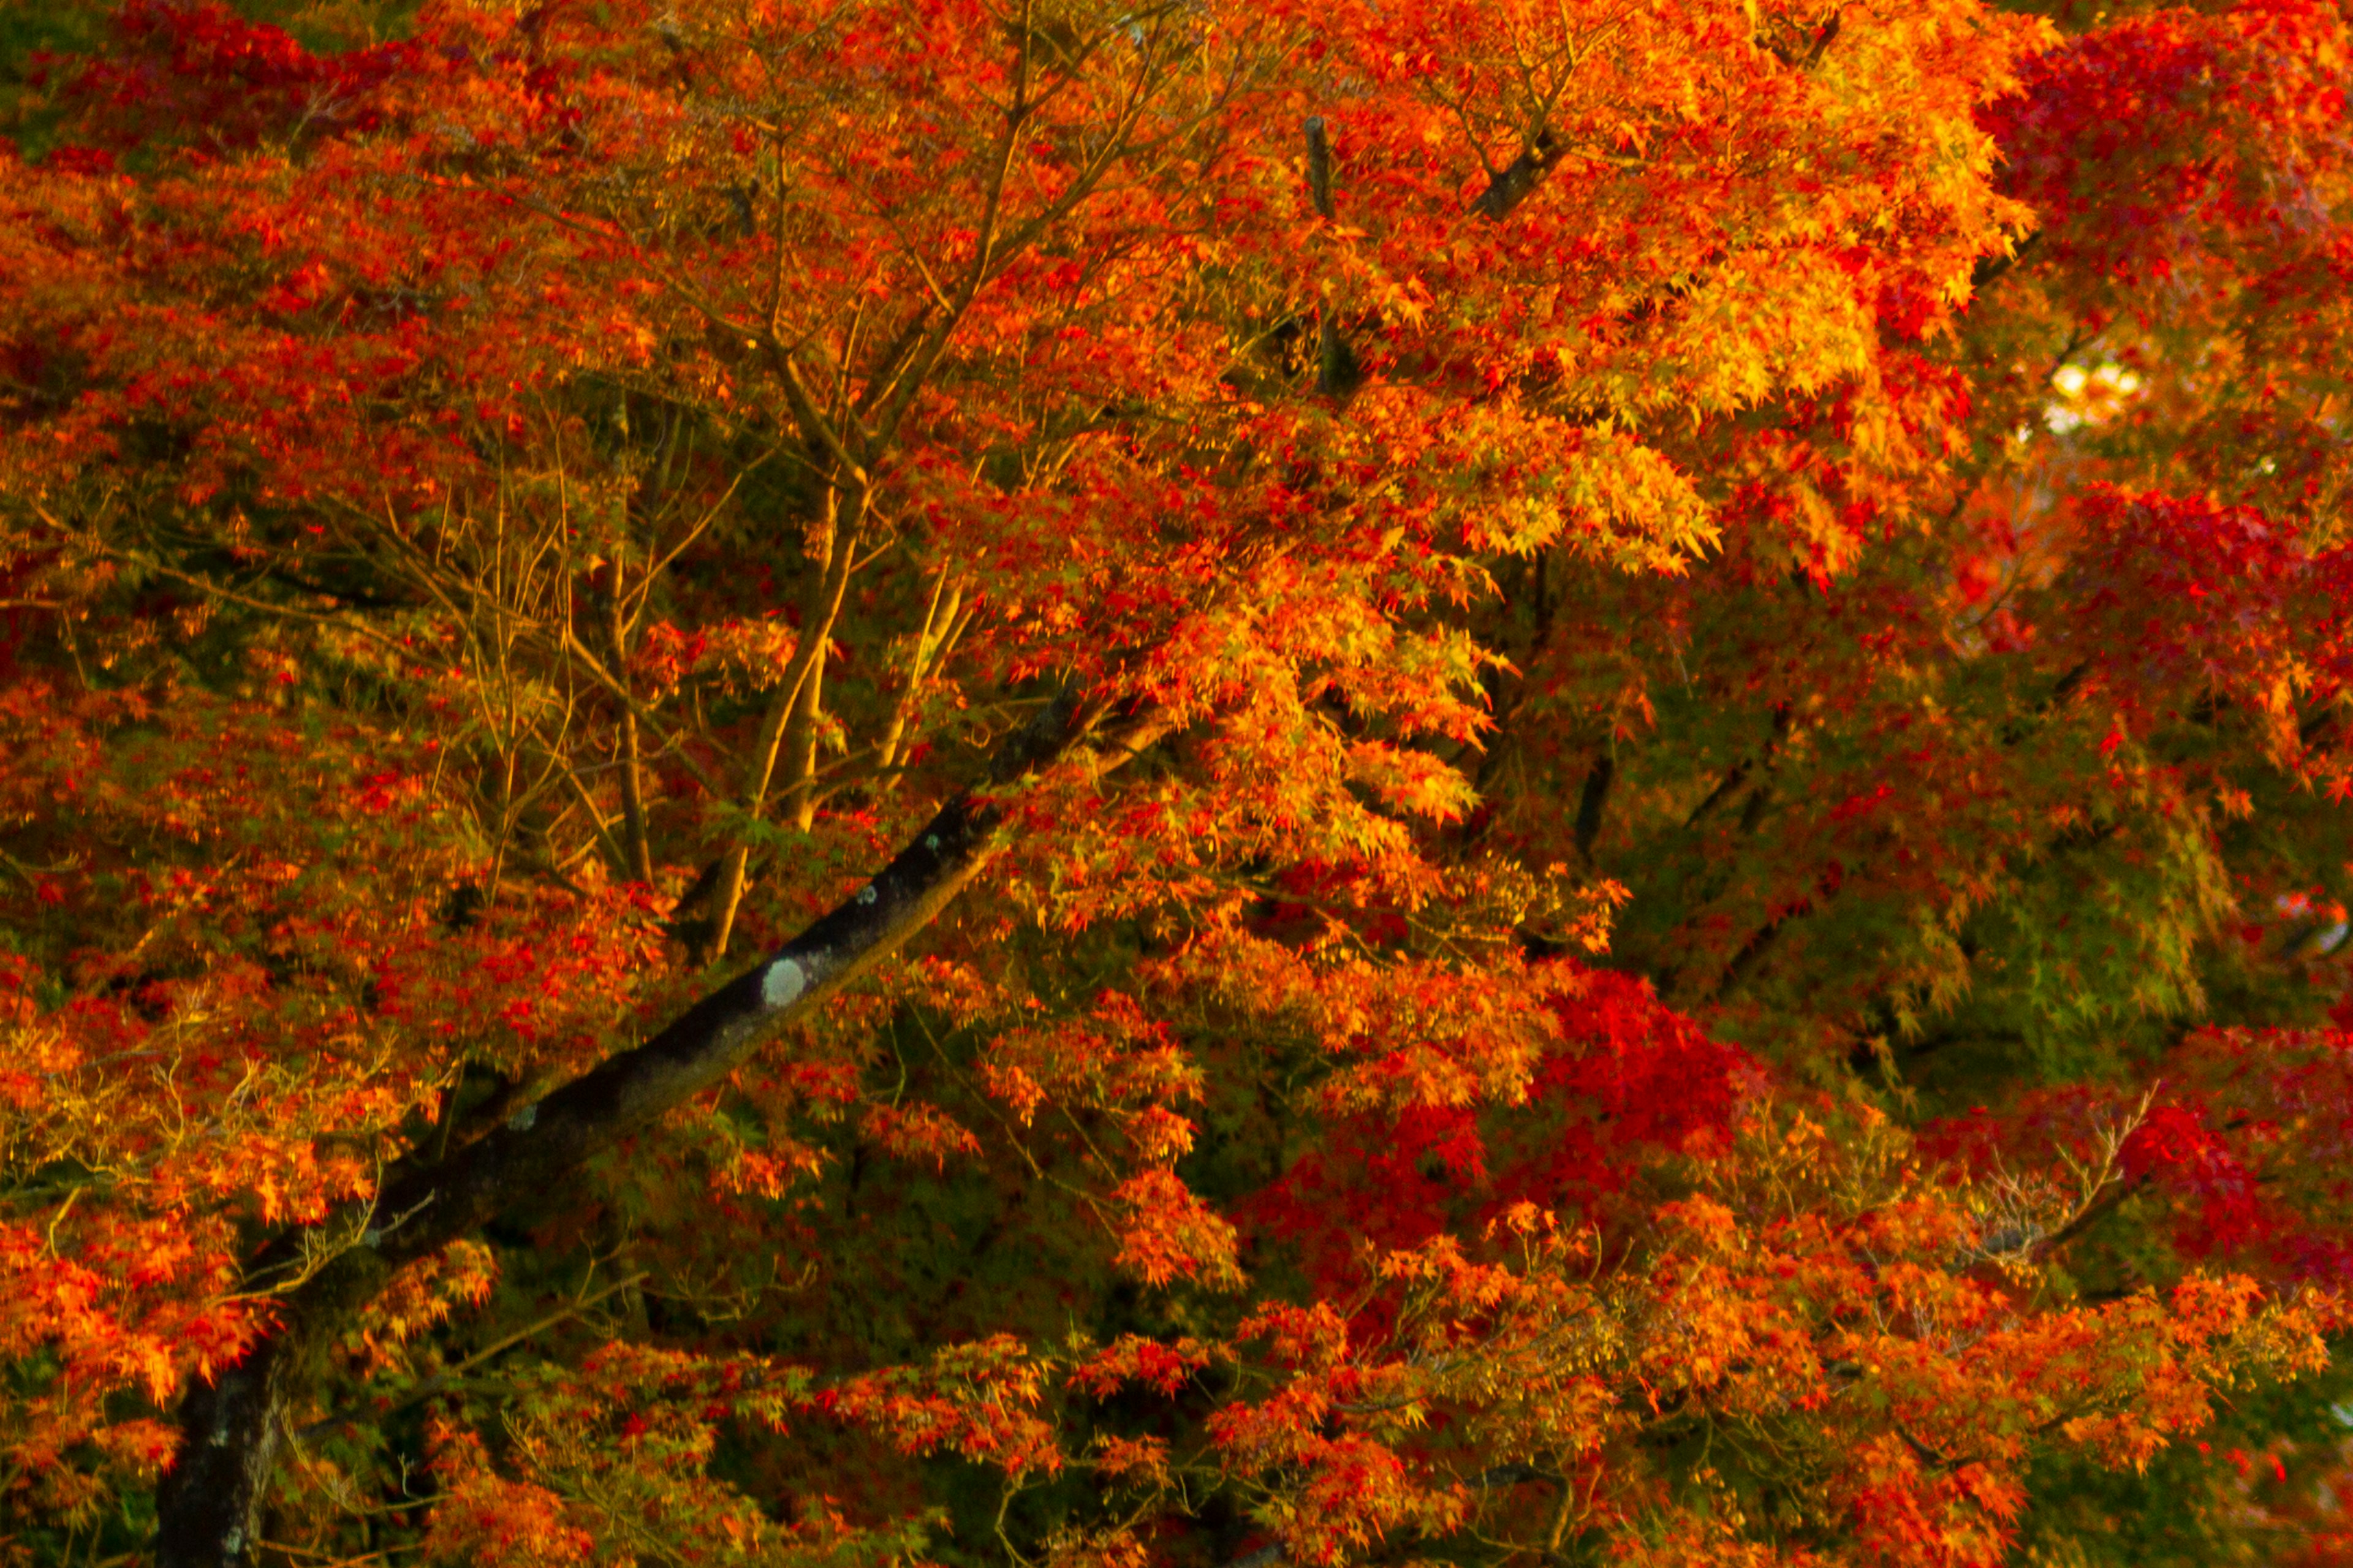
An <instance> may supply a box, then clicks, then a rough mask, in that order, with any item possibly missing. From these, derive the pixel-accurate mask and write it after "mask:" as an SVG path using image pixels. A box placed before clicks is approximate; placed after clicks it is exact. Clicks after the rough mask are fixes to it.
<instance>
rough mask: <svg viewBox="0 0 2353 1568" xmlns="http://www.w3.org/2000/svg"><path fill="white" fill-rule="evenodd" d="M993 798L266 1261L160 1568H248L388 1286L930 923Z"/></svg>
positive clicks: (1009, 772) (197, 1444)
mask: <svg viewBox="0 0 2353 1568" xmlns="http://www.w3.org/2000/svg"><path fill="white" fill-rule="evenodd" d="M1100 713H1101V710H1100V709H1099V708H1095V707H1087V708H1080V707H1077V706H1075V705H1073V704H1070V703H1066V702H1058V703H1055V704H1053V705H1051V706H1050V708H1049V709H1048V710H1046V712H1044V713H1043V714H1041V715H1040V717H1039V720H1038V721H1037V722H1035V723H1033V724H1031V725H1030V726H1029V728H1028V729H1026V730H1024V731H1021V732H1019V733H1018V734H1017V735H1016V736H1014V737H1013V738H1012V740H1011V741H1010V742H1008V745H1007V746H1006V748H1005V749H1004V751H1003V752H1000V754H999V755H998V756H997V759H996V760H995V763H994V765H993V766H992V767H991V769H990V782H991V783H992V784H1010V783H1012V782H1013V781H1015V780H1016V779H1018V778H1019V777H1020V776H1021V775H1023V774H1025V773H1030V772H1032V771H1034V770H1036V769H1038V768H1039V767H1042V766H1044V765H1046V764H1047V763H1050V762H1052V761H1054V760H1055V759H1056V758H1058V757H1060V756H1061V755H1063V754H1064V753H1066V752H1069V751H1070V750H1071V749H1072V748H1073V747H1074V746H1076V745H1078V744H1079V743H1081V742H1082V741H1083V740H1084V739H1085V737H1086V734H1087V732H1088V731H1089V730H1091V729H1092V727H1093V723H1094V721H1095V720H1096V719H1097V718H1098V717H1100ZM984 790H985V786H984ZM984 790H965V791H964V792H962V793H960V794H958V795H956V796H955V797H954V798H953V799H951V800H950V801H949V802H948V803H947V804H946V805H944V806H942V807H941V808H940V810H939V812H938V814H937V815H936V816H934V817H933V818H932V820H931V821H930V823H928V824H927V825H926V826H924V828H923V832H921V833H920V834H917V835H916V836H915V838H914V840H913V842H912V843H910V844H909V845H908V846H907V847H905V848H904V849H902V850H901V851H900V852H899V854H898V856H897V858H894V859H892V862H891V863H890V864H889V865H888V866H886V867H884V868H883V869H882V870H881V873H880V874H878V875H877V876H876V877H875V878H874V879H873V880H872V881H871V882H869V883H867V884H866V886H865V887H863V888H860V889H859V890H858V891H857V892H856V893H854V894H852V895H851V896H850V897H849V898H848V899H846V900H843V901H842V902H841V903H840V904H839V905H837V906H835V907H834V908H833V909H832V910H829V911H828V912H827V913H826V914H824V915H822V916H820V917H819V918H818V920H817V921H815V922H814V923H812V924H811V925H810V926H809V927H808V928H807V930H805V931H802V932H801V933H800V935H798V936H797V937H795V938H794V939H793V940H792V941H791V942H787V943H786V944H785V946H784V947H782V948H780V949H779V950H777V951H776V952H774V953H772V954H770V955H769V957H768V958H767V959H766V960H765V962H763V963H760V964H758V965H756V966H754V968H752V969H751V970H749V971H747V972H745V973H743V974H740V975H738V976H736V977H735V978H734V979H733V980H731V981H729V982H728V983H727V984H724V985H723V986H721V987H720V988H719V989H718V990H716V991H714V992H712V993H711V994H709V995H707V996H705V997H704V998H703V999H702V1001H700V1002H697V1003H696V1004H695V1005H693V1006H691V1007H690V1008H688V1009H687V1010H686V1011H685V1012H684V1013H683V1014H681V1015H680V1016H678V1017H677V1018H676V1019H674V1020H672V1021H671V1022H670V1025H669V1026H666V1027H665V1028H663V1029H662V1030H661V1031H660V1032H659V1033H658V1034H656V1035H655V1036H654V1037H652V1038H651V1039H649V1040H647V1041H646V1042H645V1043H644V1044H643V1045H640V1046H638V1047H636V1048H634V1049H632V1050H628V1051H623V1052H621V1053H619V1054H618V1055H616V1056H613V1057H610V1058H607V1059H606V1060H605V1061H604V1062H602V1063H600V1064H599V1065H598V1066H596V1068H592V1069H591V1070H590V1071H588V1072H586V1073H585V1074H583V1075H582V1076H581V1077H579V1078H577V1079H573V1080H572V1081H571V1082H570V1083H567V1084H565V1085H564V1086H563V1087H562V1088H560V1089H556V1090H554V1092H553V1093H551V1094H549V1095H548V1096H547V1097H546V1098H545V1099H543V1100H539V1101H538V1102H537V1103H535V1104H532V1105H526V1106H524V1107H522V1109H521V1110H517V1111H516V1112H515V1113H514V1114H512V1116H510V1117H508V1118H507V1120H506V1121H504V1122H503V1123H502V1124H501V1125H499V1126H497V1127H494V1128H492V1129H491V1131H489V1132H487V1133H485V1134H484V1135H483V1136H482V1137H480V1138H479V1139H477V1140H476V1141H475V1142H471V1143H469V1144H467V1145H466V1146H465V1147H464V1148H462V1149H460V1150H459V1151H458V1152H456V1153H454V1154H452V1155H450V1156H449V1157H448V1159H447V1160H444V1161H441V1162H439V1163H434V1162H432V1161H431V1160H429V1159H427V1157H425V1156H424V1155H423V1154H422V1153H412V1154H411V1155H409V1156H408V1157H406V1158H405V1159H403V1160H401V1161H399V1162H397V1163H395V1164H394V1165H393V1166H391V1167H390V1168H389V1169H388V1170H387V1171H386V1173H385V1178H384V1180H383V1182H382V1183H381V1184H379V1186H378V1188H377V1193H376V1196H375V1201H374V1202H373V1203H372V1204H371V1205H368V1206H367V1207H366V1208H365V1209H364V1211H363V1210H356V1209H354V1210H350V1211H346V1212H343V1213H342V1214H339V1215H335V1216H333V1217H332V1218H331V1219H329V1220H328V1221H326V1222H324V1223H322V1224H321V1225H318V1226H308V1227H304V1228H302V1229H301V1230H297V1231H292V1232H290V1233H288V1234H287V1235H285V1236H282V1237H280V1238H279V1239H278V1240H277V1241H275V1242H273V1243H272V1244H270V1245H269V1247H266V1248H264V1249H263V1250H262V1252H261V1253H260V1255H259V1257H257V1258H255V1259H254V1261H253V1263H252V1265H251V1266H250V1267H249V1268H248V1270H247V1280H248V1289H255V1290H271V1289H277V1290H281V1291H282V1294H281V1295H280V1300H279V1302H278V1306H279V1315H278V1321H277V1322H276V1324H275V1326H274V1327H273V1328H272V1329H271V1330H270V1331H269V1332H268V1333H266V1334H265V1335H264V1336H263V1337H262V1338H261V1339H260V1340H259V1342H257V1343H256V1344H255V1345H254V1346H253V1347H252V1348H251V1349H250V1350H248V1352H246V1354H245V1355H244V1356H243V1357H241V1358H240V1359H239V1360H237V1362H235V1363H231V1364H229V1365H228V1366H227V1367H224V1368H222V1369H220V1371H219V1372H218V1373H216V1375H215V1377H214V1378H213V1380H212V1381H211V1382H210V1383H208V1384H201V1383H200V1384H196V1385H195V1386H193V1387H192V1388H191V1389H190V1390H189V1392H188V1394H187V1395H186V1397H185V1399H184V1400H183V1402H182V1404H181V1409H180V1430H181V1447H180V1451H179V1453H178V1455H177V1456H176V1457H175V1458H174V1462H173V1465H172V1468H170V1470H168V1471H167V1472H166V1473H165V1474H164V1479H163V1483H162V1486H161V1487H160V1489H159V1490H158V1494H157V1510H158V1520H157V1525H156V1538H155V1558H156V1562H157V1563H159V1564H162V1565H163V1568H244V1565H246V1564H248V1563H252V1562H253V1561H254V1553H255V1548H256V1543H257V1539H258V1535H259V1519H260V1515H261V1510H262V1507H263V1505H264V1504H265V1502H266V1501H267V1500H268V1496H269V1480H270V1477H271V1475H272V1473H273V1471H274V1469H275V1468H276V1463H277V1455H278V1443H279V1436H280V1432H281V1430H282V1429H283V1428H284V1427H285V1425H286V1422H287V1418H288V1413H289V1411H290V1407H291V1406H292V1405H293V1404H294V1402H295V1401H296V1400H297V1399H298V1398H299V1397H300V1396H301V1393H302V1391H303V1390H304V1388H305V1387H306V1386H307V1385H308V1384H309V1383H310V1381H311V1378H312V1376H313V1375H314V1374H315V1373H316V1371H317V1366H318V1361H319V1357H320V1352H322V1350H323V1349H324V1348H325V1347H327V1346H328V1345H331V1344H332V1342H333V1341H334V1339H335V1337H336V1335H337V1334H339V1333H340V1332H341V1331H343V1328H344V1326H345V1325H347V1324H348V1323H349V1322H350V1321H351V1320H352V1318H353V1315H354V1314H355V1313H357V1312H358V1311H359V1310H361V1309H363V1308H364V1307H365V1306H366V1304H367V1303H368V1301H370V1300H373V1299H374V1297H375V1295H376V1293H377V1292H378V1291H379V1290H381V1289H383V1288H384V1285H385V1281H386V1280H388V1279H390V1278H391V1276H392V1274H393V1272H394V1271H395V1270H396V1269H397V1268H399V1267H400V1266H401V1265H403V1264H405V1263H408V1262H411V1261H414V1260H415V1259H417V1258H424V1257H427V1256H428V1255H430V1254H432V1253H434V1252H437V1251H438V1250H439V1249H440V1248H442V1247H446V1246H448V1244H449V1243H450V1242H451V1241H454V1240H456V1239H458V1238H459V1237H463V1236H466V1235H468V1234H470V1233H471V1232H473V1231H475V1230H478V1229H479V1228H480V1227H481V1226H482V1225H483V1224H484V1223H486V1222H487V1221H489V1220H490V1219H491V1218H492V1217H493V1216H494V1215H497V1214H498V1213H499V1212H500V1211H501V1209H503V1208H505V1207H506V1206H507V1205H509V1204H511V1203H512V1202H514V1201H516V1200H518V1199H522V1198H525V1197H528V1196H531V1195H533V1194H537V1193H541V1192H544V1191H546V1190H547V1188H548V1187H549V1186H550V1184H553V1183H554V1182H556V1181H557V1180H558V1179H560V1178H561V1177H563V1176H564V1175H565V1174H566V1173H569V1172H571V1171H573V1170H575V1169H576V1168H577V1167H578V1166H579V1165H580V1164H581V1163H583V1162H585V1161H586V1160H587V1158H588V1157H589V1156H590V1155H592V1154H594V1153H595V1152H596V1151H598V1150H599V1149H602V1148H604V1147H606V1146H607V1145H608V1144H611V1143H612V1142H615V1141H617V1140H618V1139H620V1138H623V1137H626V1136H628V1134H629V1133H631V1132H634V1131H638V1130H640V1129H642V1128H644V1127H646V1126H648V1125H649V1124H650V1123H652V1122H653V1121H655V1120H656V1119H657V1118H659V1117H660V1116H661V1115H662V1114H663V1113H664V1112H666V1111H668V1110H670V1109H671V1108H672V1107H674V1106H677V1105H679V1104H681V1103H682V1102H683V1101H685V1100H687V1099H688V1098H690V1097H691V1096H692V1095H694V1094H696V1093H698V1092H699V1091H701V1090H702V1089H707V1088H709V1087H711V1086H712V1084H714V1083H717V1082H718V1081H719V1080H720V1079H723V1078H724V1077H725V1076H726V1075H727V1074H728V1073H729V1072H731V1071H733V1069H734V1068H736V1067H737V1066H738V1065H740V1064H741V1063H742V1062H743V1061H744V1059H745V1058H748V1057H749V1056H750V1055H751V1053H752V1052H753V1050H754V1048H756V1047H757V1046H758V1045H759V1044H760V1042H761V1041H762V1040H763V1039H765V1038H766V1037H768V1036H769V1035H771V1034H773V1033H774V1032H775V1031H776V1029H777V1028H779V1027H781V1026H784V1025H786V1024H787V1023H790V1022H791V1021H792V1020H793V1019H795V1018H797V1017H798V1016H803V1015H805V1014H807V1012H808V1011H809V1010H811V1009H812V1008H814V1007H816V1006H817V1005H818V1004H819V1003H821V1002H823V1001H824V1000H825V999H826V998H827V997H828V996H830V995H832V994H834V993H835V992H836V991H839V989H840V988H841V987H842V986H843V985H845V984H849V982H850V981H851V980H853V979H855V978H856V977H857V976H858V975H859V974H860V973H864V972H865V971H866V970H867V969H869V968H871V966H872V965H873V964H874V963H877V962H879V961H880V960H881V959H882V958H883V957H884V956H886V955H887V954H889V953H890V952H892V950H893V949H895V948H896V947H897V946H898V945H899V944H900V943H901V942H903V941H905V940H906V938H907V937H909V936H910V935H912V934H913V933H914V932H915V931H919V930H921V929H922V928H923V926H924V925H926V924H928V923H929V922H930V921H931V920H932V918H933V917H934V916H935V915H936V914H938V913H939V911H940V910H942V909H943V908H944V907H945V906H946V905H947V903H948V902H949V900H952V899H953V898H954V897H955V895H956V893H957V892H958V891H959V890H961V889H963V887H964V886H965V884H966V883H967V882H969V881H970V880H971V879H972V878H973V877H974V875H975V874H976V873H977V872H978V871H979V869H980V868H981V867H982V865H984V864H985V863H986V862H987V859H988V858H989V856H990V855H991V853H992V852H993V851H994V849H995V847H996V846H997V828H998V826H999V823H1000V820H1001V812H1000V810H999V808H998V807H997V805H996V804H995V802H994V801H993V800H991V799H990V798H989V796H988V795H987V794H986V793H984ZM322 1255H323V1256H324V1257H325V1261H324V1262H323V1263H321V1262H319V1261H318V1259H319V1258H321V1257H322ZM295 1281H299V1283H295Z"/></svg>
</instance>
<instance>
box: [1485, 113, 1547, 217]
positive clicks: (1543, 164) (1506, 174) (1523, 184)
mask: <svg viewBox="0 0 2353 1568" xmlns="http://www.w3.org/2000/svg"><path fill="white" fill-rule="evenodd" d="M1559 153H1560V143H1559V142H1557V141H1556V140H1555V139H1554V137H1553V133H1552V131H1551V129H1550V128H1549V127H1546V128H1545V129H1543V130H1539V131H1538V132H1536V133H1535V138H1534V139H1533V140H1532V141H1530V142H1528V144H1527V146H1526V147H1525V148H1524V149H1523V150H1522V151H1521V153H1520V155H1519V156H1518V157H1516V158H1514V159H1513V160H1512V161H1511V163H1509V164H1507V165H1506V166H1504V168H1502V169H1499V170H1497V171H1495V172H1493V173H1492V174H1489V175H1488V176H1487V188H1486V189H1485V190H1483V191H1482V192H1481V193H1479V199H1478V200H1477V201H1476V202H1473V203H1472V208H1473V210H1475V211H1477V212H1480V213H1482V214H1484V215H1485V216H1488V217H1490V218H1495V219H1498V220H1500V219H1503V218H1506V217H1509V216H1511V215H1512V210H1513V209H1514V208H1515V207H1517V206H1518V205H1520V204H1521V203H1522V202H1524V201H1525V200H1527V199H1528V197H1529V195H1531V194H1533V193H1534V192H1535V188H1536V187H1537V186H1538V185H1540V184H1543V183H1544V177H1545V175H1546V174H1548V173H1549V172H1550V171H1551V169H1552V166H1553V163H1554V161H1555V159H1556V157H1557V156H1558V155H1559Z"/></svg>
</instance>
